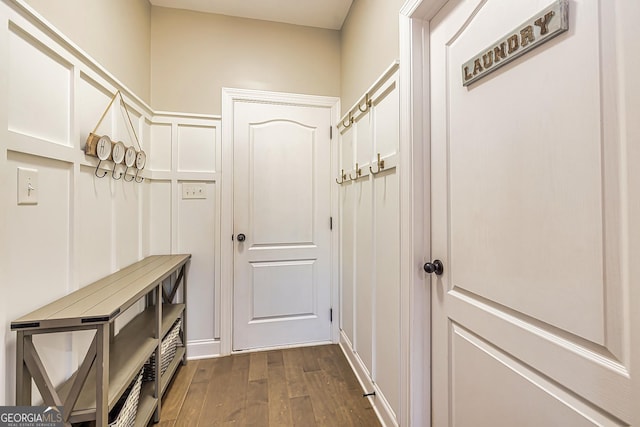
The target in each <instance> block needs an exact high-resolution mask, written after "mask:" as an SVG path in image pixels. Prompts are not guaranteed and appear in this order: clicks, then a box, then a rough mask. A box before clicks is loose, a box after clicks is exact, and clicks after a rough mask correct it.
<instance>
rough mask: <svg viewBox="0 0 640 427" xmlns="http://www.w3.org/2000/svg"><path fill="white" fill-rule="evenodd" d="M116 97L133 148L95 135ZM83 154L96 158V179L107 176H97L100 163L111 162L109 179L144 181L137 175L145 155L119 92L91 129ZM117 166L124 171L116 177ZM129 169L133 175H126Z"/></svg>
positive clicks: (144, 161) (106, 136) (105, 173)
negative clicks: (129, 131) (131, 138)
mask: <svg viewBox="0 0 640 427" xmlns="http://www.w3.org/2000/svg"><path fill="white" fill-rule="evenodd" d="M117 97H120V108H121V109H122V110H124V112H125V114H126V116H127V121H128V123H129V127H130V129H131V132H132V133H133V139H134V143H135V146H130V147H127V146H125V144H124V143H123V142H120V141H117V142H113V141H111V138H110V137H109V136H108V135H98V134H97V133H96V132H97V131H98V128H99V127H100V125H101V124H102V122H103V121H104V118H105V117H106V115H107V112H109V109H110V108H111V106H112V105H113V103H114V101H115V100H116V98H117ZM136 147H137V148H136ZM84 153H85V154H86V155H87V156H93V157H97V158H98V160H99V161H98V165H97V166H96V171H95V175H96V176H97V177H98V178H104V177H105V176H107V174H108V172H104V173H103V174H101V175H99V174H98V171H99V169H100V165H101V164H102V162H103V161H111V162H113V170H112V172H111V177H112V178H113V179H120V178H123V177H124V180H125V181H127V182H130V181H133V180H134V179H135V181H136V182H138V183H140V182H142V181H144V178H142V177H138V174H139V173H140V171H141V170H142V169H144V167H145V165H146V163H147V155H146V153H145V152H144V151H142V147H141V146H140V141H139V140H138V135H137V134H136V130H135V128H134V127H133V122H132V121H131V116H130V115H129V110H127V105H126V104H125V102H124V97H123V96H122V93H121V92H120V91H119V90H118V91H116V93H115V94H114V95H113V97H111V101H110V102H109V105H107V108H105V110H104V112H103V113H102V116H101V117H100V120H98V123H97V124H96V127H95V128H94V129H93V132H91V133H89V136H88V138H87V144H86V145H85V149H84ZM119 164H124V167H125V169H124V172H120V174H119V175H116V169H117V168H118V165H119ZM131 168H135V169H136V173H135V175H132V174H127V172H128V170H129V169H131ZM127 177H129V179H127Z"/></svg>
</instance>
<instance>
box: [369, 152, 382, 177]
mask: <svg viewBox="0 0 640 427" xmlns="http://www.w3.org/2000/svg"><path fill="white" fill-rule="evenodd" d="M377 164H378V170H377V171H374V170H373V168H372V167H371V166H369V170H370V171H371V173H372V174H374V175H377V174H379V173H380V172H382V170H383V169H384V160H380V153H378V162H377Z"/></svg>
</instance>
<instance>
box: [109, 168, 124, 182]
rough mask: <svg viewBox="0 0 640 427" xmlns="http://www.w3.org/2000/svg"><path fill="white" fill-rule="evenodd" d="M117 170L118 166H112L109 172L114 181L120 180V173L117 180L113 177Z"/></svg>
mask: <svg viewBox="0 0 640 427" xmlns="http://www.w3.org/2000/svg"><path fill="white" fill-rule="evenodd" d="M117 168H118V165H113V170H112V171H111V178H113V179H115V180H116V181H117V180H119V179H121V178H122V172H120V175H118V177H117V178H116V176H115V175H114V174H115V173H116V169H117Z"/></svg>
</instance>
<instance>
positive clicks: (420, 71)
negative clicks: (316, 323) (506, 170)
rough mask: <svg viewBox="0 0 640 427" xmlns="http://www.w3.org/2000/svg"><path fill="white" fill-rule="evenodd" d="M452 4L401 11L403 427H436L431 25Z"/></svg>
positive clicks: (415, 3) (436, 2)
mask: <svg viewBox="0 0 640 427" xmlns="http://www.w3.org/2000/svg"><path fill="white" fill-rule="evenodd" d="M446 1H447V0H407V2H406V3H405V4H404V5H403V7H402V8H401V9H400V63H401V64H402V66H401V67H400V170H401V174H400V188H401V193H400V224H401V227H400V242H401V244H400V259H401V265H400V286H401V299H400V304H401V310H400V312H401V313H404V315H403V317H402V319H401V321H402V326H401V331H402V336H401V337H400V345H401V348H402V350H403V352H402V361H401V363H402V365H401V393H402V395H401V402H402V408H401V413H400V424H401V425H412V426H427V425H430V422H431V407H430V405H429V404H426V403H425V402H431V370H430V366H431V323H430V322H431V294H430V292H431V291H430V289H429V288H428V286H429V282H428V281H426V280H425V274H424V272H423V271H422V265H423V264H424V262H425V261H427V260H430V259H431V257H430V255H431V254H430V244H429V242H430V210H431V209H430V199H429V191H430V166H429V165H430V140H429V136H430V111H429V97H428V92H427V91H428V89H429V84H428V77H429V76H428V72H429V20H430V19H431V18H432V17H433V16H434V15H435V14H436V13H437V11H438V10H440V8H441V7H442V6H443V5H444V4H445V3H446Z"/></svg>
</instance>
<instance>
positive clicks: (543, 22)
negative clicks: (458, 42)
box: [462, 0, 569, 86]
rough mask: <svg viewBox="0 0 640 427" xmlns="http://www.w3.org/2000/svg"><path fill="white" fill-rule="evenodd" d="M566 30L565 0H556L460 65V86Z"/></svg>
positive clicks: (478, 78) (566, 12)
mask: <svg viewBox="0 0 640 427" xmlns="http://www.w3.org/2000/svg"><path fill="white" fill-rule="evenodd" d="M568 29H569V2H568V1H567V0H557V1H556V2H555V3H553V4H552V5H551V6H549V7H547V8H546V9H544V10H543V11H541V12H540V13H537V14H536V15H535V16H534V17H533V18H531V19H529V20H527V21H526V22H525V23H523V24H522V25H520V26H519V27H518V28H516V29H515V30H513V31H511V32H510V33H509V34H507V35H506V36H505V37H503V38H502V39H500V40H499V41H498V42H496V43H494V44H493V45H491V46H490V47H489V48H487V49H485V50H483V51H482V52H480V53H479V54H478V55H476V56H475V57H474V58H473V59H470V60H469V61H467V62H466V63H465V64H463V65H462V85H463V86H469V85H470V84H471V83H473V82H475V81H477V80H480V79H481V78H483V77H484V76H486V75H488V74H489V73H491V72H493V71H495V70H497V69H498V68H500V67H502V66H503V65H505V64H508V63H509V62H511V61H513V60H514V59H516V58H518V57H519V56H521V55H524V54H525V53H527V52H529V51H530V50H533V49H534V48H536V47H538V46H540V45H541V44H543V43H544V42H546V41H549V40H551V39H552V38H554V37H555V36H557V35H558V34H561V33H564V32H565V31H567V30H568Z"/></svg>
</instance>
